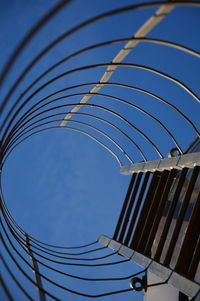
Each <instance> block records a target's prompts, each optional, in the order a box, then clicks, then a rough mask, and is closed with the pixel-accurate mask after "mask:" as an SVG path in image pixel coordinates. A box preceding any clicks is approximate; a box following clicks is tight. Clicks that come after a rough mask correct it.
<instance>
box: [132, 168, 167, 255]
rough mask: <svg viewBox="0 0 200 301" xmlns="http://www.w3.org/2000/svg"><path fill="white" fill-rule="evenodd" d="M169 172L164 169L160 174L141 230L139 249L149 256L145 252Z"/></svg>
mask: <svg viewBox="0 0 200 301" xmlns="http://www.w3.org/2000/svg"><path fill="white" fill-rule="evenodd" d="M168 174H169V171H167V170H164V171H163V172H162V173H160V175H159V180H158V183H157V185H156V187H155V189H154V193H153V194H152V196H151V199H150V202H149V206H148V212H147V215H146V217H145V219H144V222H143V224H144V225H143V228H142V230H141V234H140V239H139V241H138V248H139V250H141V251H142V253H143V254H145V255H147V256H148V255H150V254H146V253H145V250H146V248H147V241H148V238H149V234H150V232H151V229H152V225H153V223H154V220H155V213H156V212H157V209H158V206H159V201H160V196H161V193H162V190H163V189H164V187H165V184H166V179H167V177H168Z"/></svg>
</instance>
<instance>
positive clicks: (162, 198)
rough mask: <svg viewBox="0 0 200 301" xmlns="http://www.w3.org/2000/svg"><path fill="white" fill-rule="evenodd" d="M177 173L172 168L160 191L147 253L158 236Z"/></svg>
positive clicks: (147, 244)
mask: <svg viewBox="0 0 200 301" xmlns="http://www.w3.org/2000/svg"><path fill="white" fill-rule="evenodd" d="M175 174H176V171H175V169H172V170H171V171H170V173H169V174H168V176H167V178H166V184H165V183H163V184H164V185H163V188H162V191H161V192H160V199H159V202H158V208H157V209H156V212H155V214H154V215H155V218H154V221H153V223H152V227H151V230H150V231H149V236H148V239H147V243H146V248H145V253H146V254H149V253H150V252H151V248H152V245H153V241H154V239H155V236H156V233H157V230H158V226H159V223H160V220H161V218H162V214H163V210H164V207H165V205H166V201H167V198H168V195H169V192H170V188H171V186H172V183H173V180H174V176H175Z"/></svg>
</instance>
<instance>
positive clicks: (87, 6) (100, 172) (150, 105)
mask: <svg viewBox="0 0 200 301" xmlns="http://www.w3.org/2000/svg"><path fill="white" fill-rule="evenodd" d="M56 2H58V1H56ZM142 2H143V1H138V2H137V3H142ZM145 2H149V1H145ZM130 4H132V3H131V2H130V1H128V0H126V1H123V6H125V5H130ZM0 5H1V12H0V24H1V28H4V30H3V31H1V32H0V40H1V51H0V60H1V68H2V67H3V65H4V63H5V62H6V60H7V59H8V58H9V56H10V55H11V53H12V51H13V50H14V49H15V47H16V46H17V44H18V42H19V41H20V40H21V39H22V38H23V37H24V35H25V34H26V33H27V31H28V30H29V29H30V28H31V27H32V26H33V25H34V24H35V23H36V22H37V21H38V20H39V19H40V18H41V17H42V16H43V14H44V13H45V12H47V11H48V10H49V9H50V8H51V7H53V6H54V5H55V1H32V0H30V1H24V0H18V1H16V0H12V1H10V2H9V3H8V1H5V0H1V1H0ZM121 6H122V2H120V1H117V2H116V1H114V0H110V1H105V0H103V1H101V3H100V2H97V1H91V0H85V1H84V5H83V2H81V1H72V2H71V3H70V4H69V5H68V6H66V7H65V8H64V9H63V10H62V11H61V12H59V13H58V14H57V15H56V16H55V17H54V18H53V20H52V21H51V22H50V23H49V24H48V26H45V27H44V28H43V29H42V30H41V31H40V32H39V34H38V35H37V36H36V37H35V38H34V39H33V40H32V41H31V42H30V44H29V45H28V46H27V47H26V48H25V50H24V51H23V55H21V56H20V57H19V58H18V60H17V61H16V63H15V65H14V66H13V68H12V70H11V72H10V73H9V75H8V77H7V79H6V81H5V83H4V86H3V88H2V91H1V97H4V96H5V95H6V92H7V90H8V88H9V87H10V86H11V85H12V83H13V82H14V80H15V78H16V77H17V76H18V75H19V74H20V72H21V71H22V70H23V68H24V66H26V65H27V64H28V62H29V60H30V58H31V57H32V56H35V55H36V54H38V53H39V52H40V51H41V50H42V49H43V48H44V47H45V46H46V45H47V44H49V43H50V42H52V41H53V40H54V39H55V38H56V37H57V36H59V35H61V34H62V33H63V32H65V31H66V30H68V29H70V28H72V27H73V26H75V25H77V24H79V23H81V22H82V21H84V20H86V19H89V18H90V17H92V16H94V15H97V14H100V13H102V12H105V11H108V10H111V9H114V8H117V7H121ZM154 11H155V9H146V10H141V11H135V12H128V13H126V14H120V15H119V16H115V17H112V18H107V19H105V20H101V21H99V22H96V23H95V24H92V25H91V26H88V27H85V28H84V29H81V30H80V31H78V32H77V33H75V34H73V35H71V36H70V37H69V38H68V39H66V40H64V41H62V42H61V43H60V44H59V45H58V46H56V47H55V48H53V49H52V50H51V51H50V52H49V53H48V54H47V55H45V56H44V57H43V58H42V59H41V60H40V61H39V62H38V63H37V64H36V65H35V66H34V67H33V68H32V70H31V71H30V72H29V73H28V74H27V76H26V77H25V79H24V81H23V84H21V85H19V87H18V88H17V89H16V91H15V94H13V96H12V97H11V102H10V103H12V102H13V101H14V100H15V99H16V97H18V95H20V93H22V92H23V90H24V89H25V88H26V87H27V86H28V85H29V84H30V83H31V82H32V81H33V80H34V79H35V78H36V77H37V76H38V75H40V74H41V73H42V72H43V71H44V70H46V69H47V68H48V67H49V66H51V65H52V64H53V63H55V62H57V61H58V60H60V59H62V58H63V57H65V56H67V55H69V54H70V53H72V52H73V51H76V50H77V49H81V48H84V47H86V46H88V45H92V44H95V43H100V42H103V41H106V40H110V39H117V38H128V37H131V36H132V35H133V34H134V32H135V31H136V30H137V29H138V28H139V27H140V26H141V25H142V24H143V23H144V21H145V20H146V19H147V18H148V17H149V16H150V15H151V14H152V13H153V12H154ZM199 16H200V9H199V8H196V9H194V8H189V7H187V8H182V7H179V8H176V9H175V10H174V11H173V12H172V13H171V14H170V15H169V16H168V17H167V18H166V19H165V20H164V21H163V22H162V23H161V24H160V25H159V26H158V27H157V28H155V29H154V30H153V31H152V33H151V34H149V37H151V38H157V39H163V40H165V39H166V40H170V41H172V42H177V43H180V44H182V45H185V46H187V47H190V48H192V49H195V50H196V51H199V48H200V44H199V39H198V38H197V37H198V36H199V25H198V21H199ZM122 45H123V43H118V44H114V45H109V46H105V47H102V48H98V49H95V50H91V51H89V52H86V53H83V54H81V55H79V56H77V57H74V58H72V59H71V60H69V61H67V62H66V63H64V64H63V65H61V66H59V67H58V68H56V69H55V70H54V71H53V72H51V73H49V74H48V75H47V76H46V77H45V78H43V79H42V80H41V81H40V82H39V83H37V85H36V87H35V88H38V87H39V86H40V85H42V84H43V83H45V82H46V81H47V80H50V79H51V78H52V77H53V76H57V75H58V74H59V73H62V72H65V71H67V70H70V69H73V68H77V67H80V66H85V65H88V64H95V63H109V62H110V61H111V60H112V58H113V57H114V56H115V55H116V54H117V52H118V51H119V50H120V49H121V47H122ZM125 63H135V64H143V65H147V66H149V67H151V68H155V69H158V70H160V71H162V72H165V73H167V74H169V75H171V76H174V77H176V78H177V79H179V80H180V81H183V82H184V83H185V84H186V85H187V86H189V87H190V89H191V90H192V91H194V93H196V94H197V95H198V93H199V91H198V90H199V76H198V70H199V61H198V58H197V57H194V56H192V55H189V54H186V53H183V52H181V51H178V50H176V49H170V48H169V47H165V46H162V45H154V44H149V43H141V44H140V45H139V46H137V48H136V49H135V50H134V51H133V52H132V53H131V54H130V55H129V56H128V57H127V58H126V59H125ZM104 71H105V67H101V68H96V69H91V70H90V69H89V70H86V71H81V72H78V73H77V72H76V73H73V74H70V75H68V76H66V77H63V78H62V79H60V80H58V81H56V82H54V83H52V84H51V85H49V86H48V87H46V88H45V89H44V90H43V91H41V92H39V93H38V94H37V95H36V96H35V97H33V99H32V104H34V103H35V102H36V101H38V100H40V99H41V98H42V97H45V96H46V95H48V94H50V93H51V92H52V91H56V90H59V89H62V88H63V87H67V86H70V85H76V84H79V83H87V82H95V81H98V80H99V78H100V77H101V76H102V74H103V72H104ZM110 81H111V82H123V83H124V84H126V85H132V86H137V87H140V88H144V89H146V90H149V91H151V92H152V93H157V94H158V95H159V96H160V97H163V98H164V97H165V99H167V100H168V101H169V102H170V103H172V104H175V105H176V106H177V107H178V108H179V109H180V110H182V111H183V112H184V113H185V114H187V116H188V117H189V118H191V119H192V120H193V122H194V124H195V125H196V126H197V127H198V124H199V104H198V103H197V101H195V100H194V99H193V98H192V97H191V96H190V95H189V94H188V93H186V91H184V90H183V89H181V88H180V87H177V86H176V85H175V84H174V83H172V82H170V81H168V80H166V79H163V78H159V77H158V76H157V75H153V74H151V73H149V72H147V71H143V70H136V69H133V68H125V67H120V68H118V69H117V71H116V73H115V74H114V75H113V77H112V79H111V80H110ZM91 87H92V86H91V85H90V86H89V88H88V86H86V87H84V88H78V89H76V90H75V91H72V92H70V93H78V92H87V91H88V90H89V89H90V88H91ZM35 88H32V90H31V91H30V92H29V93H28V95H30V94H31V92H33V91H34V90H35ZM101 93H105V94H110V95H115V96H117V97H119V98H123V99H124V100H126V101H129V102H131V103H134V104H135V105H137V106H140V107H141V108H142V109H143V110H147V111H148V112H149V113H151V114H154V116H156V117H157V118H159V119H161V120H162V121H163V123H164V124H165V125H166V126H167V127H168V128H169V130H170V131H172V133H173V134H174V135H175V136H176V137H178V141H179V143H180V145H181V147H182V149H183V150H185V149H186V148H187V146H188V145H189V143H190V142H191V141H192V140H193V139H194V137H195V133H194V130H193V129H191V127H190V126H188V124H187V123H186V122H185V121H183V120H182V119H181V118H180V117H179V116H178V114H177V113H175V112H174V111H173V110H172V109H171V108H168V107H167V106H166V105H164V104H163V103H160V102H158V101H157V100H155V99H153V98H152V97H150V96H144V94H142V93H139V92H137V91H133V90H129V89H124V88H120V87H113V86H105V87H104V88H103V89H102V90H101ZM66 94H67V93H64V92H63V93H60V94H59V95H58V96H63V95H66ZM68 94H69V93H68ZM52 99H53V97H51V98H50V100H52ZM80 99H81V96H72V97H70V103H77V102H79V101H80ZM58 103H59V104H61V102H58ZM90 103H94V104H98V105H101V106H106V107H107V108H108V109H112V110H114V111H116V112H118V114H121V115H123V116H126V118H127V119H128V120H129V121H130V122H133V123H134V124H135V125H136V126H137V127H139V128H140V129H141V130H142V131H144V132H145V133H146V135H148V136H149V137H150V138H151V139H152V140H153V141H155V143H156V145H158V147H159V149H160V150H161V152H162V153H163V155H164V156H166V155H167V151H168V150H169V149H171V148H172V147H174V145H173V143H172V141H171V140H170V138H169V137H168V136H167V135H166V133H165V132H164V131H163V130H162V129H161V128H160V127H158V125H157V124H156V123H155V122H154V121H152V120H150V119H149V118H148V117H145V116H144V114H142V113H141V112H139V111H137V110H135V109H133V108H130V107H129V106H126V105H124V104H121V103H119V102H116V101H114V100H113V99H108V98H105V97H102V96H94V97H92V99H91V100H90ZM29 107H30V106H29ZM8 109H9V106H8V108H6V111H7V110H8ZM6 111H5V113H6ZM23 112H25V110H24V111H23V110H22V113H23ZM57 112H58V113H61V112H62V113H63V112H65V109H63V108H62V109H60V110H58V111H57ZM80 112H85V113H92V114H94V115H98V116H99V117H101V118H107V119H108V120H109V121H110V122H113V123H115V124H116V125H117V126H118V127H120V128H121V129H123V131H125V132H127V133H128V134H130V136H131V137H134V139H135V141H137V143H138V144H139V145H140V146H141V148H142V149H143V151H144V152H145V153H146V154H147V156H148V158H147V159H157V158H158V156H157V154H156V153H155V151H154V150H153V149H152V147H151V146H149V144H148V143H147V142H146V141H145V139H143V138H142V137H141V135H139V134H138V133H136V132H135V131H134V130H133V129H131V128H130V126H128V125H127V124H124V123H123V122H122V121H121V120H119V119H118V118H117V117H116V116H111V115H110V114H108V112H102V111H101V110H99V109H97V108H92V109H91V108H89V107H86V108H83V109H81V111H80ZM60 118H61V117H60ZM73 119H75V120H81V121H83V122H86V118H85V117H84V116H81V115H80V116H77V118H76V117H75V118H73ZM87 121H89V118H88V119H87ZM90 122H91V124H92V125H93V126H96V127H99V126H100V125H101V129H102V130H104V131H105V132H106V133H107V134H109V135H110V136H112V137H114V138H115V140H116V141H117V142H118V143H119V144H120V145H122V147H123V148H124V149H125V150H126V151H127V153H128V154H129V155H130V156H131V158H133V160H134V161H136V162H138V161H141V160H142V158H141V156H140V155H139V153H138V151H137V150H136V149H135V148H134V147H133V146H132V145H131V143H130V141H127V139H126V138H124V137H123V135H121V134H120V133H118V132H117V131H116V129H113V128H111V127H110V126H109V125H106V124H103V125H102V123H101V122H100V121H98V120H93V119H91V118H90ZM58 124H59V122H58ZM71 124H72V122H71ZM71 124H70V125H71ZM75 125H76V124H75V123H74V124H72V126H75ZM77 127H78V126H77ZM80 128H81V129H85V130H86V128H84V127H80ZM87 130H88V132H89V133H91V134H95V137H97V138H98V139H99V140H100V141H102V142H103V143H105V144H106V145H108V146H110V147H111V148H112V149H113V150H114V151H115V152H116V153H117V154H118V156H119V157H120V158H121V160H122V164H123V165H126V164H129V163H128V161H127V159H126V158H125V157H124V156H123V155H122V154H121V153H120V151H119V149H117V148H116V146H113V144H112V143H111V142H110V141H108V140H107V139H105V138H104V137H102V136H101V135H100V134H99V133H96V132H95V133H94V132H93V131H92V130H91V129H87ZM2 181H3V192H4V196H5V199H6V204H7V206H8V208H9V210H10V212H11V214H12V215H13V217H14V218H15V219H16V221H17V222H18V223H19V225H20V226H22V228H23V229H25V231H27V232H28V233H30V234H31V235H33V236H34V237H36V238H38V239H40V240H42V241H45V242H47V243H53V244H58V245H79V244H84V243H87V242H90V241H94V240H96V239H97V238H98V236H99V235H100V234H106V235H108V236H112V234H113V232H114V228H115V225H116V221H117V218H118V215H119V212H120V209H121V206H122V201H123V199H124V197H125V193H126V190H127V187H128V183H129V181H130V177H129V176H123V175H121V174H120V173H119V165H118V163H117V161H116V160H115V158H114V157H113V156H112V155H111V154H110V153H109V152H107V151H106V150H105V149H104V148H103V147H101V146H99V145H98V144H97V143H96V142H95V141H93V140H91V139H90V138H89V137H85V136H84V135H82V134H81V133H78V132H74V131H72V130H67V129H53V130H50V131H46V132H43V133H41V134H39V135H35V136H33V137H32V138H31V139H28V140H26V141H25V142H24V143H22V144H21V145H20V146H18V147H17V148H16V149H15V151H14V152H13V153H12V154H11V155H10V157H9V158H8V160H7V162H6V164H5V166H4V170H3V180H2ZM108 252H109V251H108V250H104V251H103V254H107V253H108ZM99 253H100V252H99ZM99 253H98V254H99ZM94 254H95V253H94ZM96 254H97V253H96ZM98 254H97V255H98ZM88 257H89V256H88ZM114 258H115V257H114ZM114 258H113V259H114ZM117 258H118V257H117ZM117 258H115V259H116V260H117ZM11 265H12V264H11ZM139 269H140V268H138V267H136V266H135V265H134V264H131V263H128V264H123V265H119V266H116V267H114V268H109V269H103V268H102V270H101V268H100V270H99V269H92V271H91V269H87V270H84V271H83V270H81V269H77V268H76V269H75V268H72V267H71V268H70V269H69V270H67V272H70V273H75V274H82V275H83V274H84V275H87V276H88V277H92V276H94V277H99V276H100V275H107V276H108V275H112V276H116V275H118V276H122V275H126V274H131V273H134V272H135V271H138V270H139ZM13 270H15V268H14V266H13ZM41 271H43V269H42V268H41ZM44 272H45V273H47V271H45V270H44ZM29 273H30V275H32V272H31V271H29ZM48 273H49V277H52V279H54V278H55V275H54V274H51V273H50V272H49V271H48ZM32 276H33V275H32ZM21 278H22V277H21V276H20V275H19V279H21ZM8 279H9V278H8ZM56 280H57V281H60V283H63V284H64V285H67V286H68V287H72V288H75V289H76V288H78V289H79V291H84V292H89V293H95V292H102V291H111V290H115V289H118V288H119V287H120V288H128V281H125V282H123V283H122V284H118V283H117V284H116V283H114V284H112V283H110V284H102V283H100V284H96V283H95V284H94V283H92V285H91V284H88V283H82V282H81V283H80V282H76V280H73V281H72V280H71V279H67V280H66V279H65V278H63V277H57V276H56ZM21 281H22V283H24V286H26V287H27V288H28V289H29V290H30V292H31V293H32V294H34V296H35V295H36V291H35V289H33V288H31V286H30V285H29V284H28V283H26V281H25V280H21ZM23 281H24V282H23ZM77 283H78V285H77ZM45 284H46V283H45ZM46 285H47V288H48V289H49V290H52V288H51V287H50V285H49V284H46ZM120 285H121V286H120ZM10 289H11V291H12V292H13V294H14V295H15V296H16V300H22V299H21V297H20V293H19V291H18V290H17V288H15V287H10ZM54 293H55V294H56V291H55V292H54ZM58 294H60V295H59V296H60V298H61V300H82V298H81V297H78V296H73V295H69V294H67V295H66V293H65V292H62V291H60V290H59V291H58ZM124 296H125V297H126V300H127V301H128V300H142V293H140V294H138V293H136V294H135V293H126V295H124ZM121 298H123V297H122V296H113V297H107V300H121ZM100 299H101V298H100ZM24 300H25V299H24Z"/></svg>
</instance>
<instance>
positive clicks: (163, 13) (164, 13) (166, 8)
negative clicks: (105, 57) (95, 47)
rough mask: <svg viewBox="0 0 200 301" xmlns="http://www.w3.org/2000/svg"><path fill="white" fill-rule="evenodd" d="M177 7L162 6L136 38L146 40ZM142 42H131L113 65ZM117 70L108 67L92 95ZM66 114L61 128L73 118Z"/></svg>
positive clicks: (75, 110) (120, 52)
mask: <svg viewBox="0 0 200 301" xmlns="http://www.w3.org/2000/svg"><path fill="white" fill-rule="evenodd" d="M174 8H175V5H173V4H171V5H162V6H161V7H159V8H158V9H157V11H156V12H155V13H154V14H153V15H152V16H151V17H150V18H149V19H148V20H147V21H146V22H145V23H144V24H143V25H142V26H141V27H140V28H139V29H138V31H137V32H136V33H135V34H134V37H136V38H144V37H145V36H146V35H147V34H148V33H149V32H150V31H151V30H152V29H153V28H154V27H155V26H156V25H157V24H159V23H160V22H161V21H162V20H163V19H164V18H165V17H166V16H167V15H168V14H169V13H170V12H171V11H172V10H173V9H174ZM139 43H140V41H134V40H133V41H129V42H127V43H126V44H125V46H124V47H123V48H122V49H121V50H120V51H119V52H118V54H117V55H116V56H115V57H114V59H113V60H112V63H121V62H122V61H123V60H124V59H125V58H126V57H127V55H128V54H129V53H130V52H131V51H132V50H133V49H134V47H136V46H137V45H138V44H139ZM116 69H117V66H108V67H107V69H106V71H105V73H104V74H103V76H102V77H101V79H100V81H99V84H97V85H96V86H94V87H93V88H92V89H91V90H90V93H96V92H98V91H99V90H100V89H101V88H102V87H103V86H104V83H106V82H108V81H109V79H110V78H111V76H112V75H113V73H114V71H115V70H116ZM91 97H92V95H91V94H90V95H85V96H84V97H83V98H82V99H81V101H80V103H81V104H84V103H87V102H88V100H89V99H90V98H91ZM80 108H81V106H79V105H77V106H75V107H74V108H73V109H72V110H71V112H70V113H75V112H77V111H79V110H80ZM70 113H68V114H66V116H65V117H64V119H63V121H62V122H61V123H60V127H64V126H65V125H66V124H67V122H68V120H69V119H70V118H71V117H72V115H73V114H70Z"/></svg>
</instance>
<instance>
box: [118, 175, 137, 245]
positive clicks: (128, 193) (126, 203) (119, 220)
mask: <svg viewBox="0 0 200 301" xmlns="http://www.w3.org/2000/svg"><path fill="white" fill-rule="evenodd" d="M135 178H136V174H133V176H132V178H131V181H130V184H129V187H128V191H127V194H126V197H125V200H124V203H123V206H122V209H121V213H120V216H119V219H118V222H117V226H116V229H115V233H114V235H113V239H114V240H117V236H118V234H119V229H120V227H121V224H122V220H123V217H124V214H125V212H126V207H127V206H128V201H129V198H130V195H131V191H132V188H133V184H134V182H135Z"/></svg>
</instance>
